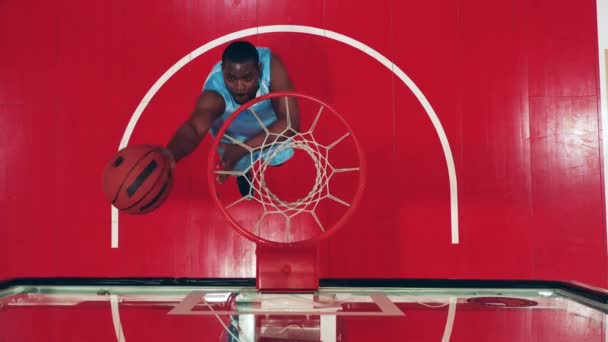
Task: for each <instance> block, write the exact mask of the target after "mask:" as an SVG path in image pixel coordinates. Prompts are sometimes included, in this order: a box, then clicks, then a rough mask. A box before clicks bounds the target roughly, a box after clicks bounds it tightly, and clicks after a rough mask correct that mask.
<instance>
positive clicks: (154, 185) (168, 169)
mask: <svg viewBox="0 0 608 342" xmlns="http://www.w3.org/2000/svg"><path fill="white" fill-rule="evenodd" d="M165 170H166V172H167V177H168V178H169V179H170V178H171V166H170V165H169V164H166V165H165V168H163V169H162V170H161V171H158V173H160V174H161V175H162V174H164V173H165ZM160 182H162V177H157V179H156V183H154V184H152V185H151V186H150V189H149V190H148V192H146V193H145V194H143V195H142V196H141V198H140V199H138V200H137V201H136V202H135V203H133V204H131V205H130V206H128V207H126V208H123V210H131V209H133V208H134V207H136V206H138V205H139V204H140V203H142V202H144V200H145V199H146V198H147V197H148V195H149V194H150V193H151V192H152V191H154V188H155V187H156V184H157V183H160Z"/></svg>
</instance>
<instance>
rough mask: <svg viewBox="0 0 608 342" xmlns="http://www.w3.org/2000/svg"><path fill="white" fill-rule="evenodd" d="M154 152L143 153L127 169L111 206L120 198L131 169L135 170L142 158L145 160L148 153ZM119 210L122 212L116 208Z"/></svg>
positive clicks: (153, 150) (152, 151)
mask: <svg viewBox="0 0 608 342" xmlns="http://www.w3.org/2000/svg"><path fill="white" fill-rule="evenodd" d="M155 151H156V149H152V150H150V151H148V152H146V153H144V155H143V156H141V157H139V159H137V161H136V162H135V163H134V164H133V165H132V166H131V168H130V169H129V171H128V172H125V177H124V178H123V180H122V182H121V183H120V186H119V187H118V190H116V194H115V195H114V199H113V200H112V204H114V203H116V200H117V199H118V196H120V192H121V191H122V188H123V187H124V186H125V183H126V182H127V179H128V178H129V175H130V174H131V172H132V171H133V169H135V168H136V167H137V164H139V162H140V161H141V160H143V159H144V158H146V157H147V156H148V155H149V154H150V153H154V152H155ZM118 209H120V210H123V209H124V208H118Z"/></svg>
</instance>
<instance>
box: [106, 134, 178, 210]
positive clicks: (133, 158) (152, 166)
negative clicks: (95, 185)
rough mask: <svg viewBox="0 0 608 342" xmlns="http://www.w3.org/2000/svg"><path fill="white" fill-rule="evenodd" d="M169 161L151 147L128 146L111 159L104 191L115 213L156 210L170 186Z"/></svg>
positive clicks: (107, 166)
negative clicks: (117, 211) (118, 211)
mask: <svg viewBox="0 0 608 342" xmlns="http://www.w3.org/2000/svg"><path fill="white" fill-rule="evenodd" d="M172 172H173V170H172V165H171V161H170V157H167V156H166V155H165V154H163V153H162V148H161V147H158V146H151V145H134V146H128V147H126V148H124V149H122V150H120V151H119V152H118V153H116V154H115V155H114V157H113V158H112V159H111V160H110V161H109V162H108V164H107V165H106V167H105V168H104V172H103V191H104V193H105V195H106V198H107V200H108V201H109V202H110V203H112V205H113V206H114V207H116V208H117V209H118V210H120V211H123V212H126V213H129V214H145V213H148V212H150V211H152V210H154V209H156V208H158V207H159V206H160V205H161V204H162V203H163V202H164V201H165V200H166V199H167V196H168V195H169V192H170V191H171V188H172V186H173V176H172Z"/></svg>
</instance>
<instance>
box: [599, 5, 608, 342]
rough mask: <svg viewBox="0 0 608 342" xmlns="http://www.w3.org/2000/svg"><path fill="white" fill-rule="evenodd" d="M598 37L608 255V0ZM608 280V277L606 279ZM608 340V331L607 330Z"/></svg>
mask: <svg viewBox="0 0 608 342" xmlns="http://www.w3.org/2000/svg"><path fill="white" fill-rule="evenodd" d="M596 6H597V9H596V10H597V38H598V51H599V62H600V68H599V79H600V118H601V126H602V127H601V130H602V135H601V139H602V156H601V157H602V175H603V179H604V180H603V181H604V219H605V221H604V225H605V226H606V255H608V184H606V183H607V182H606V175H607V172H608V80H607V79H606V72H607V71H608V70H606V68H607V66H606V64H608V60H606V49H608V0H597V2H596ZM606 281H608V279H606ZM606 342H608V331H607V332H606Z"/></svg>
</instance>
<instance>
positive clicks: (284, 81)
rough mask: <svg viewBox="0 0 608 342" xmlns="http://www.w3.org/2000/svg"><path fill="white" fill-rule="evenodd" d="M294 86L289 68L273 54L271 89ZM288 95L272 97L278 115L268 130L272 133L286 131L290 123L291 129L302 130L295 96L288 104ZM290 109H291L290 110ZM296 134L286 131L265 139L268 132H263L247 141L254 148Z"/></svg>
mask: <svg viewBox="0 0 608 342" xmlns="http://www.w3.org/2000/svg"><path fill="white" fill-rule="evenodd" d="M293 89H294V86H293V83H292V82H291V79H290V78H289V75H288V73H287V68H285V65H284V64H283V62H281V60H280V59H279V58H278V57H277V56H276V55H274V54H273V55H272V57H271V60H270V91H271V92H277V91H289V90H293ZM285 99H286V97H278V98H274V99H272V106H273V109H274V112H275V114H276V115H277V121H275V122H274V123H273V124H272V125H270V126H269V127H268V130H269V131H270V132H272V133H276V134H279V133H281V132H285V130H286V129H287V127H288V124H289V123H290V124H291V125H290V127H291V129H293V130H295V131H296V132H299V131H300V112H299V110H298V105H297V103H296V99H295V98H293V97H292V98H288V101H287V104H286V101H285ZM288 109H289V110H288ZM287 113H289V118H290V121H288V120H287ZM292 135H294V132H293V131H286V132H285V133H284V136H283V137H281V136H275V139H270V140H265V139H266V133H264V132H262V133H260V134H259V135H258V136H256V137H253V138H251V139H249V140H248V141H246V142H245V143H246V144H247V145H249V146H251V147H252V148H255V147H258V146H261V145H262V144H263V143H264V142H266V144H270V143H273V142H274V141H275V140H279V141H281V140H284V139H285V136H292Z"/></svg>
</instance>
